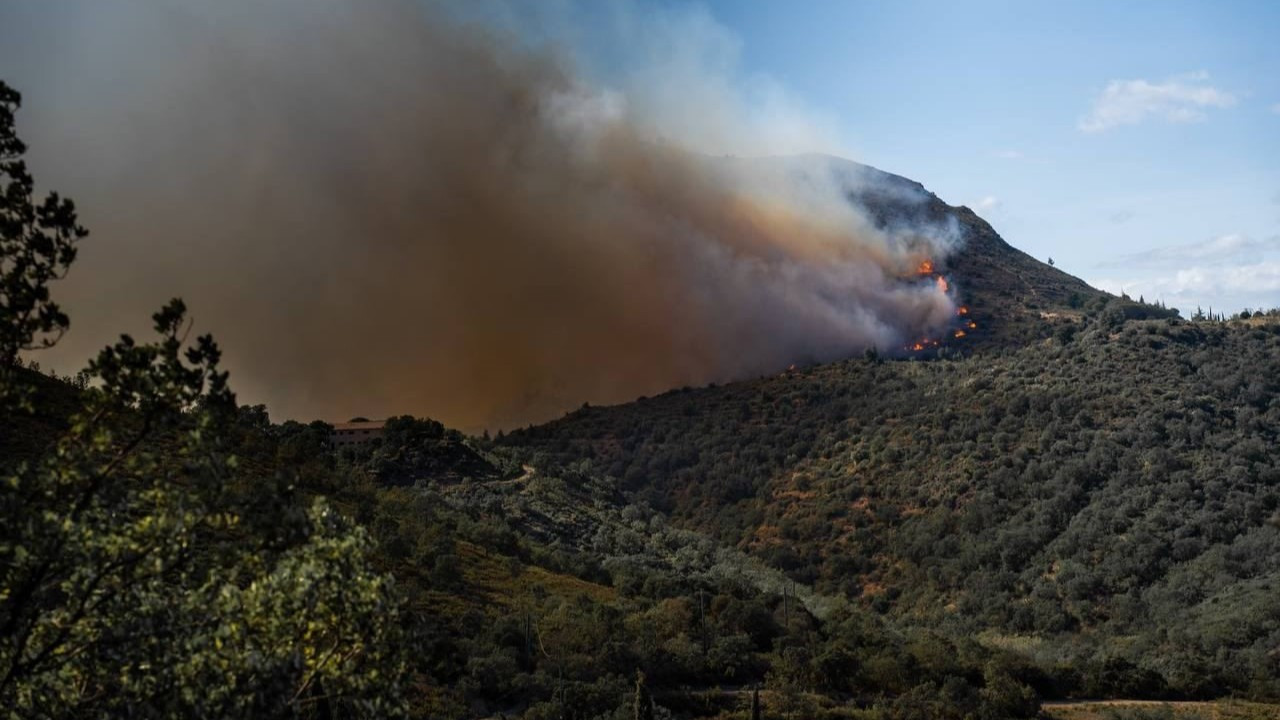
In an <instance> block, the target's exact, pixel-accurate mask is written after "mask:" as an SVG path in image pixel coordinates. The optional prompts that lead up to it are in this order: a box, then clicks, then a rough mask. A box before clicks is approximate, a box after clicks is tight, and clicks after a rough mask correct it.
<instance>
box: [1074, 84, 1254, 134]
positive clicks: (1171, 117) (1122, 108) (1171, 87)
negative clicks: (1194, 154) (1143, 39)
mask: <svg viewBox="0 0 1280 720" xmlns="http://www.w3.org/2000/svg"><path fill="white" fill-rule="evenodd" d="M1208 79H1209V74H1208V73H1206V72H1203V71H1202V72H1198V73H1191V74H1188V75H1178V76H1175V77H1171V78H1169V79H1167V80H1165V81H1164V82H1160V83H1152V82H1149V81H1147V80H1112V81H1111V82H1110V83H1108V84H1107V87H1106V89H1105V90H1103V91H1102V94H1100V95H1098V97H1096V98H1094V101H1093V109H1092V111H1091V112H1090V113H1089V114H1088V115H1087V116H1086V117H1083V118H1081V119H1080V122H1079V125H1078V126H1079V128H1080V129H1081V130H1082V131H1084V132H1090V133H1093V132H1102V131H1103V130H1110V129H1111V128H1114V127H1118V126H1120V125H1137V124H1138V123H1141V122H1143V121H1144V120H1146V119H1147V118H1149V117H1156V118H1163V119H1164V120H1166V121H1168V122H1173V123H1190V122H1200V121H1201V120H1204V119H1205V112H1204V111H1205V109H1207V108H1226V107H1231V106H1232V105H1235V104H1236V97H1235V95H1232V94H1231V93H1229V92H1226V91H1223V90H1219V89H1218V88H1215V87H1213V86H1212V85H1209V84H1208V83H1207V81H1208Z"/></svg>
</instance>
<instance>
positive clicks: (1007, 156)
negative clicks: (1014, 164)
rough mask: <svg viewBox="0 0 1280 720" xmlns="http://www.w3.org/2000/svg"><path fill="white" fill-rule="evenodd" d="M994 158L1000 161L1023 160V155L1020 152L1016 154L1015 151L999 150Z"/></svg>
mask: <svg viewBox="0 0 1280 720" xmlns="http://www.w3.org/2000/svg"><path fill="white" fill-rule="evenodd" d="M996 157H998V158H1000V159H1002V160H1021V159H1022V158H1023V155H1022V153H1021V152H1018V151H1017V150H1001V151H1000V152H998V153H996Z"/></svg>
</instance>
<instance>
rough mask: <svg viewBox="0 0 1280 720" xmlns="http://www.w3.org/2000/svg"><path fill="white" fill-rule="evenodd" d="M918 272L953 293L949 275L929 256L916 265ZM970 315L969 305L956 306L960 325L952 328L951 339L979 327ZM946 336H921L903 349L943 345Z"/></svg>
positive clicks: (913, 350) (945, 293)
mask: <svg viewBox="0 0 1280 720" xmlns="http://www.w3.org/2000/svg"><path fill="white" fill-rule="evenodd" d="M916 274H917V275H919V276H921V277H924V278H928V279H929V281H930V282H933V283H934V284H936V285H937V287H938V290H939V291H941V292H942V293H943V294H944V295H948V296H950V295H951V282H950V281H949V280H947V277H946V276H945V275H944V274H943V273H941V272H939V271H938V269H937V267H936V266H935V265H934V263H933V260H930V259H928V258H925V259H924V260H921V261H920V264H919V266H917V267H916ZM968 315H969V306H968V305H959V306H957V307H956V318H957V319H958V321H957V322H958V325H959V327H955V326H954V325H953V326H952V328H951V329H950V337H951V339H953V340H960V339H963V338H964V337H966V336H967V335H968V334H969V331H971V330H976V329H977V327H978V324H977V323H976V322H974V321H973V320H968V319H967V317H968ZM945 338H946V334H945V333H944V334H943V336H942V337H925V338H921V339H920V340H917V341H915V342H912V343H910V344H908V345H906V346H904V348H903V349H904V350H905V351H907V352H909V353H918V352H923V351H925V350H929V349H931V348H937V347H941V346H942V344H943V341H944V339H945Z"/></svg>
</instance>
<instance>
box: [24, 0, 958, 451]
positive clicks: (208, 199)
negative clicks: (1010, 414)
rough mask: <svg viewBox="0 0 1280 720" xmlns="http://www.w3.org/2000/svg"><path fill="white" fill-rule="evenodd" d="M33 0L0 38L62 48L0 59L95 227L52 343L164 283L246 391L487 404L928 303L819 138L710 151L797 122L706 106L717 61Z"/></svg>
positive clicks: (501, 26) (642, 373) (763, 365)
mask: <svg viewBox="0 0 1280 720" xmlns="http://www.w3.org/2000/svg"><path fill="white" fill-rule="evenodd" d="M59 5H60V8H59V9H58V10H56V11H40V10H26V11H25V15H23V16H21V17H13V18H10V20H13V21H15V22H17V23H19V25H16V26H15V24H14V22H9V23H7V25H8V26H9V28H10V29H9V30H6V31H2V32H0V35H3V37H0V40H4V41H5V43H7V42H8V41H9V40H10V39H11V38H9V37H8V36H9V35H10V34H12V33H26V34H27V35H26V36H27V37H28V38H30V39H28V40H26V41H25V44H24V43H22V42H18V44H17V47H19V48H20V49H21V48H25V50H23V52H24V53H29V54H30V56H32V57H35V56H38V55H39V53H42V52H49V51H47V50H41V49H39V48H38V47H37V46H38V45H40V43H41V40H42V38H45V36H46V35H47V36H49V37H47V38H46V39H49V40H53V39H54V37H53V36H55V35H56V36H57V37H59V38H61V39H62V40H64V42H63V43H61V47H63V48H66V47H68V45H69V44H75V45H77V46H79V47H80V49H79V50H76V51H68V52H69V53H70V54H71V59H69V60H65V61H64V66H62V67H61V69H59V66H57V65H54V66H53V69H40V70H34V69H33V70H31V71H30V73H29V75H27V76H25V77H13V78H10V81H11V82H12V83H14V84H16V85H18V86H19V87H20V89H23V90H25V91H26V94H27V99H28V103H27V109H26V110H24V111H23V115H21V116H20V118H19V119H20V123H21V122H23V121H27V122H30V121H31V119H32V117H33V116H34V117H35V118H37V119H38V122H37V126H38V130H37V131H34V132H33V131H32V126H31V125H20V127H21V128H22V129H24V130H25V131H26V134H27V135H28V137H30V138H31V142H32V144H33V146H34V148H33V155H32V163H33V166H34V169H35V170H36V172H37V176H38V177H41V178H42V179H43V180H44V181H45V182H47V183H49V184H50V185H53V186H56V187H58V188H59V189H62V190H63V191H65V192H66V193H67V194H69V195H71V196H73V197H76V198H77V199H78V200H79V201H80V204H81V206H82V211H83V215H84V220H85V222H86V224H88V225H89V226H90V228H91V230H93V232H94V235H93V237H92V238H91V239H90V240H89V241H88V242H87V244H86V245H85V248H84V251H83V253H82V261H81V264H80V265H79V266H78V267H77V268H76V269H75V271H74V274H73V276H72V278H71V279H70V280H68V281H67V282H66V283H65V285H64V287H62V288H60V290H61V291H62V292H63V295H62V297H64V298H65V299H67V300H68V301H69V302H68V304H69V307H70V310H71V311H72V317H73V320H74V323H75V324H74V326H73V332H72V334H71V336H69V338H68V340H67V341H66V342H65V343H64V345H63V347H62V348H61V349H60V350H59V352H61V353H64V356H65V354H68V353H70V354H78V357H80V358H83V357H84V356H85V355H87V354H88V353H89V352H90V349H91V348H92V347H93V346H95V345H99V344H101V343H103V342H105V340H106V339H107V333H110V332H118V331H120V330H125V329H132V328H131V327H130V326H129V325H128V323H126V318H127V319H129V320H131V321H132V320H134V319H142V318H145V317H146V315H147V313H148V311H149V309H151V308H153V307H155V306H158V305H159V304H160V302H161V301H162V300H163V299H164V298H166V297H168V296H170V295H182V296H184V297H185V298H186V299H187V301H188V304H189V305H190V306H191V307H193V308H194V311H195V316H196V322H197V329H198V330H199V331H202V332H203V331H210V332H213V333H214V334H215V336H216V337H217V338H218V339H219V341H220V342H221V344H222V345H223V347H224V349H225V350H226V354H227V356H228V359H229V366H230V367H231V369H232V372H233V375H232V377H233V381H234V382H235V384H236V385H237V386H238V387H239V389H240V391H241V396H242V399H243V400H245V401H250V402H266V403H267V404H268V405H269V407H270V408H271V410H272V412H273V415H275V416H277V417H280V416H285V417H296V418H303V419H309V418H312V417H323V418H327V419H345V418H346V417H349V416H352V415H356V414H361V415H367V416H382V415H386V414H390V413H400V412H408V413H414V414H421V415H431V416H434V417H438V418H440V419H442V420H444V421H446V422H448V423H450V424H454V425H458V426H461V427H468V428H478V427H484V426H487V427H491V428H494V427H501V426H510V425H513V424H517V423H522V422H526V421H530V420H538V419H545V418H548V417H552V416H554V415H556V414H558V413H559V412H561V411H563V410H565V409H568V408H571V407H575V406H577V405H578V404H581V403H582V402H583V401H591V402H597V403H598V402H611V401H621V400H628V399H631V398H634V397H635V396H637V395H640V394H649V393H653V392H656V391H661V390H663V389H665V388H669V387H673V386H680V385H685V384H701V383H706V382H709V381H724V380H730V379H734V378H740V377H745V376H750V375H755V374H759V373H763V372H774V371H777V370H779V369H781V368H785V367H786V366H787V365H789V364H791V363H795V362H810V361H818V360H828V359H833V358H837V357H840V356H845V355H849V354H851V353H855V352H859V351H861V350H862V349H864V348H866V347H870V346H876V347H878V348H880V349H881V350H892V349H896V348H899V347H901V346H902V344H903V343H904V342H906V341H907V340H908V339H915V338H919V337H922V336H925V335H928V334H931V333H934V332H936V331H938V330H940V329H941V328H943V327H944V326H945V325H946V324H947V322H948V321H949V320H950V318H952V316H953V315H954V307H953V305H952V304H951V300H950V299H949V298H948V297H947V295H946V294H945V293H944V292H942V291H941V290H940V289H939V288H938V286H937V284H935V283H933V282H931V281H928V280H927V279H926V280H924V281H922V280H921V279H920V278H919V277H917V276H916V275H915V273H914V270H915V268H916V267H917V265H918V264H919V263H920V261H921V260H922V259H924V258H933V259H935V260H936V259H939V258H940V257H943V256H945V255H946V253H947V252H948V251H949V249H950V247H949V244H948V243H949V241H948V238H947V236H946V234H945V233H943V232H935V231H921V232H913V233H911V234H909V235H903V234H901V233H899V234H895V235H890V234H887V233H886V232H884V231H881V230H878V229H876V228H875V227H874V226H873V224H872V223H871V222H870V221H869V220H867V219H866V217H865V216H864V215H863V214H862V213H861V212H859V210H858V209H857V208H856V207H855V206H853V205H852V204H850V202H849V201H848V198H847V194H848V192H849V191H850V190H851V189H856V188H852V187H851V184H853V183H856V182H860V180H858V176H856V173H847V174H846V171H845V170H844V169H842V168H844V167H845V166H844V165H842V164H841V163H840V162H839V161H834V160H831V159H828V158H824V157H820V156H803V157H796V158H789V159H786V160H785V161H784V160H781V159H771V160H743V159H734V158H726V157H723V156H719V155H712V154H709V153H710V152H721V151H723V150H724V149H725V148H723V147H715V146H714V143H712V142H708V141H707V139H708V138H712V139H714V138H719V139H733V140H734V141H735V142H739V143H740V144H739V145H738V146H737V147H739V148H740V149H741V150H742V151H744V152H747V153H750V152H752V151H757V150H758V151H759V152H772V151H775V150H777V149H779V148H776V147H773V146H770V145H769V143H768V142H767V141H766V140H765V139H766V138H770V137H771V135H770V127H769V122H768V118H769V117H775V118H776V117H785V122H783V123H782V124H784V125H786V127H784V128H783V129H782V130H781V132H780V134H781V136H783V137H786V138H794V137H797V133H796V132H795V128H796V127H797V126H796V123H795V117H794V116H791V115H787V114H786V113H781V114H779V113H774V114H772V115H770V114H766V116H765V119H764V120H762V119H761V116H759V115H756V116H754V117H738V116H737V115H736V112H735V111H736V110H738V109H739V108H737V107H735V106H734V104H733V103H734V102H735V101H734V100H733V98H734V93H733V91H732V88H733V79H732V78H731V77H727V76H725V75H724V74H722V73H721V71H722V70H725V67H722V65H726V63H727V64H728V65H731V62H727V61H726V62H721V60H715V61H713V62H710V63H707V62H701V63H700V62H698V61H695V62H693V63H691V64H690V65H689V66H686V67H695V68H696V69H697V70H696V72H693V73H691V76H688V77H682V76H681V75H680V73H681V72H682V70H681V66H680V64H679V63H676V64H673V65H672V66H671V67H669V68H668V72H669V75H668V76H665V77H655V76H654V73H653V72H651V68H641V69H640V70H644V72H638V71H637V72H633V71H632V70H635V69H634V68H626V67H623V68H621V70H618V69H617V68H614V72H612V73H611V74H610V73H605V74H604V75H606V76H608V77H606V78H605V79H599V76H598V75H594V74H593V71H591V70H588V69H585V66H584V65H583V64H582V61H580V60H579V59H578V58H579V56H578V54H577V53H576V51H575V48H573V47H572V46H564V45H558V44H556V43H555V42H553V41H551V40H548V38H550V37H553V36H554V33H552V34H544V35H538V36H534V35H533V34H530V33H519V32H516V31H513V30H512V29H511V28H512V27H513V26H514V25H518V23H513V22H511V18H510V16H509V15H508V16H507V18H506V21H505V22H497V21H489V22H480V21H478V20H477V18H476V17H475V16H472V17H470V18H467V19H462V18H458V17H453V16H451V14H450V13H447V12H445V11H444V10H442V9H441V8H439V7H437V6H432V5H427V6H419V5H411V4H404V5H399V6H394V7H393V6H391V5H388V4H384V3H376V4H359V5H357V4H343V5H338V4H330V3H325V2H311V3H285V4H266V3H263V4H249V3H246V4H243V5H233V6H224V5H220V6H219V7H218V9H210V8H209V7H200V6H197V5H194V4H191V5H182V4H179V5H169V6H164V9H157V8H158V7H159V6H157V5H156V4H154V3H148V4H146V5H144V6H128V9H127V11H126V10H123V9H122V6H119V5H113V4H110V3H108V4H107V5H112V7H111V12H110V14H109V16H108V13H106V12H105V11H103V10H102V9H95V8H94V7H93V4H88V5H86V6H82V7H79V8H76V9H74V10H70V9H68V7H67V6H65V5H61V4H59ZM211 5H212V4H211ZM374 6H376V9H374ZM15 12H16V11H15ZM690 17H693V18H694V20H696V21H697V22H694V23H693V25H694V26H696V27H699V28H701V29H702V30H705V29H706V28H707V22H706V21H707V19H706V18H705V17H702V16H700V15H698V14H697V13H694V14H693V15H691V16H690ZM614 19H615V20H617V17H615V18H614ZM686 19H687V18H686ZM670 24H671V25H672V27H675V28H677V30H674V31H672V32H670V33H668V37H667V38H666V42H669V43H671V44H672V47H677V48H679V47H683V46H682V45H681V43H682V42H683V41H684V40H685V39H687V38H685V37H684V36H682V35H681V34H680V31H679V28H687V27H689V23H688V22H673V23H670ZM712 27H713V29H714V26H712ZM19 28H21V29H19ZM42 33H44V34H45V35H42ZM15 42H17V41H15ZM690 42H697V40H696V39H695V40H690ZM54 46H55V47H57V46H58V44H57V43H54ZM10 52H12V50H11V51H10ZM716 52H719V51H716ZM694 55H695V56H696V55H697V52H695V53H694ZM717 57H719V55H717ZM77 58H78V59H77ZM27 59H28V60H30V65H31V66H32V67H34V66H35V65H36V64H37V63H36V62H35V61H34V60H31V59H30V58H27ZM73 69H74V70H75V71H76V72H77V73H78V74H77V75H76V76H75V77H76V79H69V78H70V77H71V76H70V73H71V72H72V70H73ZM725 72H728V71H727V70H725ZM60 73H61V74H60ZM19 74H20V75H21V72H20V73H19ZM610 78H612V80H613V81H616V84H611V82H610ZM637 79H640V82H637ZM26 83H30V85H29V86H27V87H23V85H24V84H26ZM42 83H45V85H42ZM656 83H665V85H661V86H660V87H659V86H656V85H655V84H656ZM682 86H686V87H688V88H689V91H688V92H684V91H682V90H681V87H682ZM709 86H710V87H714V88H718V89H719V91H718V92H705V91H706V89H707V88H708V87H709ZM726 98H728V100H726ZM699 103H705V104H706V105H705V106H700V105H699ZM677 107H678V108H679V110H680V112H679V113H676V112H675V108H677ZM742 107H744V108H745V107H747V106H746V105H743V106H742ZM686 129H687V132H686V131H685V130H686ZM799 136H800V137H805V135H804V133H800V134H799ZM699 139H702V142H700V141H699ZM741 143H747V144H748V145H750V146H748V147H742V146H741ZM783 149H786V148H783ZM46 169H47V172H46V171H45V170H46ZM54 357H55V358H57V357H58V356H54ZM59 362H61V361H59Z"/></svg>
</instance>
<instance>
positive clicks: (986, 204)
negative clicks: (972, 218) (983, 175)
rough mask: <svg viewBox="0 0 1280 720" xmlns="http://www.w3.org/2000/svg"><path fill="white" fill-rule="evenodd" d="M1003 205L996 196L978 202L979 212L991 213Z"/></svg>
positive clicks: (989, 196)
mask: <svg viewBox="0 0 1280 720" xmlns="http://www.w3.org/2000/svg"><path fill="white" fill-rule="evenodd" d="M1002 204H1003V203H1001V202H1000V198H998V197H996V196H995V195H988V196H986V197H984V198H982V199H981V200H979V201H978V210H980V211H982V212H991V211H992V210H995V209H997V208H999V207H1000V206H1001V205H1002Z"/></svg>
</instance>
